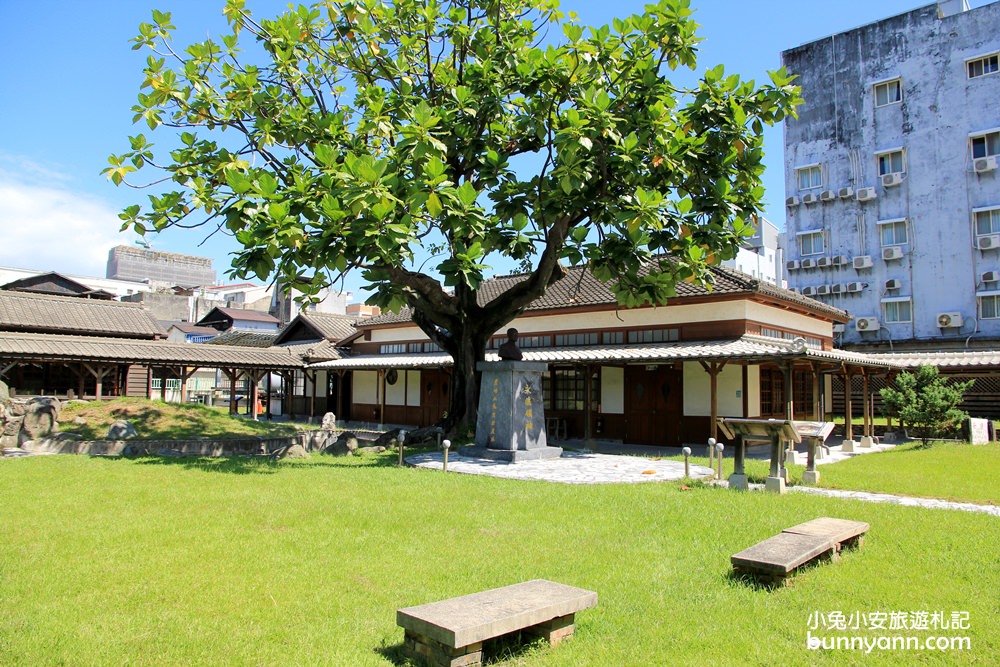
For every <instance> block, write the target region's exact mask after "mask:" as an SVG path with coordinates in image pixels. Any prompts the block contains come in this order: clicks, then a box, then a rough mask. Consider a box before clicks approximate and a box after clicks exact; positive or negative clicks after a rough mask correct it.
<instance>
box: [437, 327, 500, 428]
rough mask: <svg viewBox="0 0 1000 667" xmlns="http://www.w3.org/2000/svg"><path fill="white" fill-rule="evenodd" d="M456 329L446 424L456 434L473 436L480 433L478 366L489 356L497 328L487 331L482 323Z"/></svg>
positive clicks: (480, 375)
mask: <svg viewBox="0 0 1000 667" xmlns="http://www.w3.org/2000/svg"><path fill="white" fill-rule="evenodd" d="M455 333H456V337H457V338H458V341H457V342H458V346H457V349H456V350H455V351H454V352H452V359H453V360H454V363H455V366H454V370H453V372H452V381H451V382H452V389H451V399H450V405H449V408H448V420H447V421H446V423H445V426H446V429H447V431H448V432H449V433H450V434H452V435H457V436H459V437H470V438H472V437H475V435H476V421H477V418H478V415H479V385H480V380H481V378H482V373H481V372H480V371H479V370H478V369H477V368H476V366H477V365H478V364H479V362H481V361H484V360H485V359H486V344H487V342H488V341H489V339H490V336H491V335H492V334H493V331H485V330H484V329H483V327H482V326H470V327H467V328H466V329H465V330H464V331H461V332H455Z"/></svg>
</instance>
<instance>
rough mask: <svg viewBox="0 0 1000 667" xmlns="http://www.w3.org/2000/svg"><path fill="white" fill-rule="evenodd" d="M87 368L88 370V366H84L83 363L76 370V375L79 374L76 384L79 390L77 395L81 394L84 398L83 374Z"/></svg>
mask: <svg viewBox="0 0 1000 667" xmlns="http://www.w3.org/2000/svg"><path fill="white" fill-rule="evenodd" d="M85 370H86V366H84V364H83V363H81V364H80V368H79V370H77V371H76V376H77V384H76V386H77V392H76V395H77V396H79V397H80V398H83V375H84V371H85Z"/></svg>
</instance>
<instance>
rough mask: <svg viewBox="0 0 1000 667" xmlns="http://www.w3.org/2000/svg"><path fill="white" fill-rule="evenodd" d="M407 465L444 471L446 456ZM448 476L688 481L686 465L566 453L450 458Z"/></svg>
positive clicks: (702, 470) (706, 471) (698, 475)
mask: <svg viewBox="0 0 1000 667" xmlns="http://www.w3.org/2000/svg"><path fill="white" fill-rule="evenodd" d="M406 462H407V463H409V464H410V465H412V466H415V467H418V468H429V469H432V470H441V468H442V463H443V456H442V455H441V453H440V452H431V453H426V454H416V455H414V456H409V457H407V458H406ZM448 472H449V473H451V472H457V473H463V474H468V475H488V476H490V477H504V478H506V479H526V480H539V481H545V482H562V483H564V484H618V483H641V482H668V481H677V480H681V479H684V463H683V462H681V461H665V460H657V459H648V458H641V457H637V456H615V455H612V454H593V453H585V452H563V455H562V457H560V458H558V459H547V460H541V461H523V462H520V463H507V462H504V461H488V460H484V459H474V458H469V457H467V456H460V455H455V454H449V455H448ZM711 475H712V470H711V469H710V468H708V467H706V466H700V465H692V466H691V477H692V478H693V479H703V478H706V477H710V476H711Z"/></svg>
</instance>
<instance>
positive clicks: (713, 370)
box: [699, 361, 726, 439]
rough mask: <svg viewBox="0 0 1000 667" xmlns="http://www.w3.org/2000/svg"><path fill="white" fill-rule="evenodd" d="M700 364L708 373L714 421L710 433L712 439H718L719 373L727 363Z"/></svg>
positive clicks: (702, 362) (711, 412) (711, 413)
mask: <svg viewBox="0 0 1000 667" xmlns="http://www.w3.org/2000/svg"><path fill="white" fill-rule="evenodd" d="M699 363H700V364H701V367H702V368H704V369H705V372H706V373H708V384H709V402H710V405H711V407H710V409H709V411H710V415H711V417H710V418H711V420H712V423H711V424H710V426H709V428H708V432H709V435H710V436H711V437H712V438H715V439H717V438H718V436H719V425H718V423H717V422H718V419H719V373H720V372H721V371H722V369H723V367H725V365H726V362H724V361H723V362H721V363H717V362H714V361H711V362H708V363H706V362H704V361H701V362H699Z"/></svg>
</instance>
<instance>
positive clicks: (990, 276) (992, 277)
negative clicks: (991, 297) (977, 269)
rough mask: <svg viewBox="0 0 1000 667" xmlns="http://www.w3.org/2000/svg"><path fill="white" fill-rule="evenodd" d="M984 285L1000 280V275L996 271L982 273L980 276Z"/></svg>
mask: <svg viewBox="0 0 1000 667" xmlns="http://www.w3.org/2000/svg"><path fill="white" fill-rule="evenodd" d="M980 278H981V279H982V281H983V282H984V283H995V282H996V281H997V280H1000V273H997V272H996V271H983V275H981V276H980Z"/></svg>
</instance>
